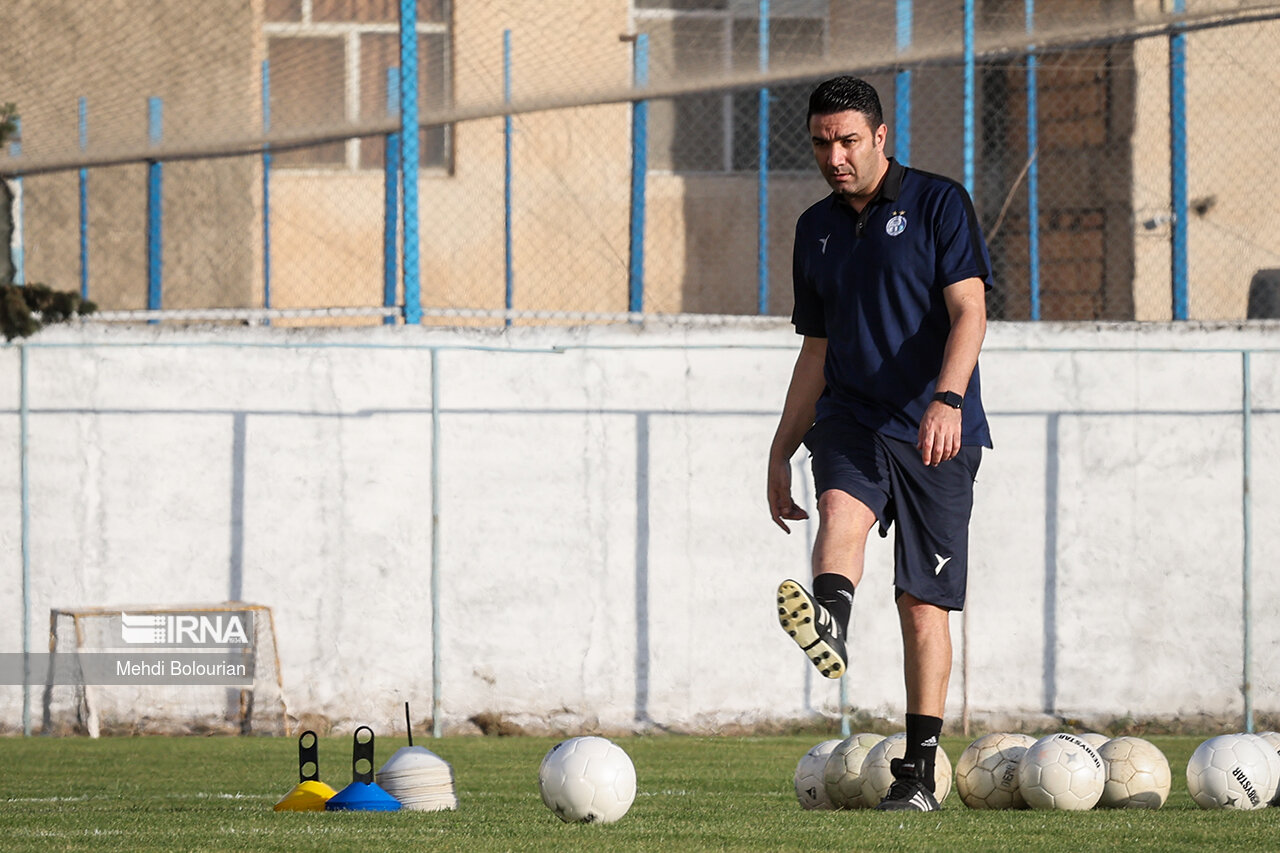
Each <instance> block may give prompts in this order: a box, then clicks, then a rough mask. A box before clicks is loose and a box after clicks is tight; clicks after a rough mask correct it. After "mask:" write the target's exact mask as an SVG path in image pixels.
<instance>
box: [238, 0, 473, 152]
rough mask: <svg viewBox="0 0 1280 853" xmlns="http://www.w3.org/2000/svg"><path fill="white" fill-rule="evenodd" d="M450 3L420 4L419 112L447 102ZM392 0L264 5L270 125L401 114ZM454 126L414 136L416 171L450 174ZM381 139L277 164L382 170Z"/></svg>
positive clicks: (272, 0)
mask: <svg viewBox="0 0 1280 853" xmlns="http://www.w3.org/2000/svg"><path fill="white" fill-rule="evenodd" d="M448 6H449V3H448V0H418V27H417V30H418V99H419V105H420V109H423V108H430V107H431V106H445V105H447V104H448V103H449V99H450V95H451V92H452V82H451V80H450V79H449V71H450V61H449V52H450V49H451V44H450V32H449V21H450V15H449V8H448ZM399 10H400V4H399V2H398V0H266V3H265V7H264V23H263V34H264V36H265V37H266V41H267V59H268V63H269V70H270V92H271V127H272V129H274V130H282V129H297V130H306V129H311V128H318V127H337V126H340V125H341V124H343V123H349V122H355V121H367V120H371V119H379V118H383V117H386V116H388V115H393V114H395V113H396V111H397V109H398V103H397V100H398V94H399V93H398V88H397V87H398V83H397V80H396V73H395V71H394V70H393V69H396V68H397V66H398V65H399V58H400V37H399V32H400V24H399V19H400V16H399ZM451 131H452V128H451V127H448V126H444V127H429V128H424V129H423V130H422V131H421V135H420V139H419V146H420V152H421V154H420V156H421V158H422V159H421V162H422V165H423V166H426V167H428V168H436V169H445V170H447V169H448V168H449V167H450V165H451V162H452V132H451ZM384 157H385V148H384V143H383V140H382V139H381V138H375V137H370V138H365V139H352V140H348V141H346V142H333V143H326V144H323V145H316V146H312V147H309V148H303V149H297V150H293V151H282V152H280V153H278V154H277V155H276V156H275V158H274V161H273V162H274V163H275V164H276V165H277V166H281V167H284V168H290V167H292V168H323V169H336V170H342V169H346V170H359V169H380V168H382V166H383V163H384Z"/></svg>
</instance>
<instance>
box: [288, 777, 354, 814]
mask: <svg viewBox="0 0 1280 853" xmlns="http://www.w3.org/2000/svg"><path fill="white" fill-rule="evenodd" d="M336 793H338V792H337V791H335V790H333V789H332V788H330V787H329V786H328V785H326V784H325V783H323V782H321V781H320V780H318V779H308V780H307V781H306V782H299V783H298V784H297V785H294V786H293V790H292V791H290V792H289V793H287V794H285V795H284V798H283V799H281V800H280V802H278V803H276V804H275V807H274V809H273V810H274V811H278V812H322V811H324V804H325V803H327V802H329V798H330V797H332V796H333V795H334V794H336Z"/></svg>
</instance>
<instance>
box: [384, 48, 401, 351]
mask: <svg viewBox="0 0 1280 853" xmlns="http://www.w3.org/2000/svg"><path fill="white" fill-rule="evenodd" d="M399 74H400V69H399V68H396V67H394V66H393V67H391V68H388V69H387V115H391V116H395V115H399V114H400V99H399V97H398V95H399V90H398V89H397V88H396V80H397V79H398V77H399ZM383 151H384V154H385V156H384V158H383V159H384V161H385V162H384V163H383V167H382V198H383V211H382V306H383V307H384V308H390V307H391V306H393V305H395V304H396V273H397V272H398V271H399V265H398V263H397V262H396V252H397V248H396V227H397V224H398V222H399V219H400V134H399V133H388V134H387V137H386V143H385V145H384V146H383ZM395 323H396V318H395V317H392V316H391V315H390V314H388V315H385V316H384V317H383V318H382V324H383V325H384V326H394V325H395Z"/></svg>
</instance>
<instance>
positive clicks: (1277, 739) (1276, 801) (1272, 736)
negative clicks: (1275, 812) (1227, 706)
mask: <svg viewBox="0 0 1280 853" xmlns="http://www.w3.org/2000/svg"><path fill="white" fill-rule="evenodd" d="M1258 737H1260V738H1262V739H1263V740H1265V741H1266V742H1267V743H1268V744H1269V745H1270V746H1271V750H1272V752H1275V753H1276V754H1277V755H1280V732H1258ZM1271 805H1273V806H1277V805H1280V783H1277V784H1276V794H1275V796H1274V797H1272V798H1271Z"/></svg>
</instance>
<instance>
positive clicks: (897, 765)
mask: <svg viewBox="0 0 1280 853" xmlns="http://www.w3.org/2000/svg"><path fill="white" fill-rule="evenodd" d="M889 769H890V770H892V771H893V784H892V785H890V786H889V793H887V794H885V795H884V799H883V800H881V801H880V805H878V806H876V809H877V810H879V811H882V812H936V811H941V810H942V806H940V805H938V799H937V798H936V797H935V796H934V795H933V791H930V790H929V786H928V785H926V784H925V781H924V777H923V776H921V775H920V769H919V768H918V767H916V765H915V764H909V763H907V762H906V761H904V760H903V759H901V758H895V759H893V760H892V761H890V762H889Z"/></svg>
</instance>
